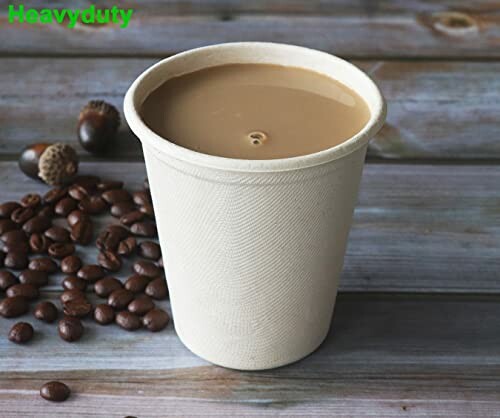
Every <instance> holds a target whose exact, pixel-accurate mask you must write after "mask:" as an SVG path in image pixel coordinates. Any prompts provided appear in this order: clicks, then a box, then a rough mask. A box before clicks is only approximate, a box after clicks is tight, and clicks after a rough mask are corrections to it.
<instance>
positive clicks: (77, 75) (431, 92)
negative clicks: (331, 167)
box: [0, 58, 500, 159]
mask: <svg viewBox="0 0 500 418" xmlns="http://www.w3.org/2000/svg"><path fill="white" fill-rule="evenodd" d="M156 60H157V59H90V58H88V59H46V58H40V59H20V58H3V59H0V67H1V68H2V69H3V71H2V77H0V92H1V93H0V127H1V128H0V154H16V153H18V152H19V150H20V149H21V147H23V146H25V145H27V144H30V143H33V142H37V141H47V140H49V141H70V142H71V143H73V144H76V143H77V141H76V133H75V125H76V120H77V116H78V113H79V110H80V108H81V107H82V106H83V105H84V104H85V103H86V102H87V101H88V100H90V99H97V98H99V99H105V100H108V101H110V102H111V103H113V104H115V105H116V106H117V107H118V108H119V109H121V107H122V101H123V96H124V94H125V92H126V90H127V88H128V86H129V85H130V83H131V82H132V81H133V80H134V79H135V77H136V76H137V75H138V74H140V73H141V72H142V71H143V70H144V69H146V68H147V67H148V66H149V65H151V64H152V63H153V62H155V61H156ZM355 64H357V65H359V66H360V67H361V68H362V69H364V70H365V71H367V72H368V73H370V74H371V75H372V77H373V78H374V79H375V81H376V82H377V83H378V84H379V85H380V87H381V89H382V91H383V92H384V94H385V96H386V97H387V100H388V105H389V114H388V119H387V124H386V126H385V127H384V128H383V129H382V131H381V133H380V134H379V135H378V136H377V138H376V140H375V141H373V142H372V143H371V145H370V149H369V157H374V158H390V159H398V158H404V159H418V158H425V159H429V158H439V159H481V158H485V159H497V158H500V141H498V140H497V138H498V131H499V129H500V121H499V119H498V117H497V116H498V114H499V112H500V104H499V103H498V100H497V99H496V92H497V91H498V88H499V86H498V73H499V71H500V64H499V63H491V62H489V63H486V62H476V63H466V62H428V61H423V62H399V61H395V62H387V61H356V62H355ZM118 144H119V145H118ZM82 154H83V155H86V153H84V152H83V151H82ZM109 157H110V158H123V157H127V158H137V159H142V153H141V149H140V145H139V142H138V141H137V140H136V139H135V137H134V136H133V135H132V134H131V132H130V131H129V130H128V129H127V128H126V124H125V123H124V124H123V128H122V131H121V133H120V138H119V142H118V143H117V146H116V147H113V148H112V150H111V153H110V156H109Z"/></svg>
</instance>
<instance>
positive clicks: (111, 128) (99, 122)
mask: <svg viewBox="0 0 500 418" xmlns="http://www.w3.org/2000/svg"><path fill="white" fill-rule="evenodd" d="M119 126H120V114H119V113H118V111H117V110H116V108H115V107H114V106H113V105H111V104H109V103H106V102H105V101H103V100H91V101H90V102H88V103H87V104H86V105H85V106H84V107H83V109H82V110H81V112H80V116H79V118H78V127H77V130H78V139H79V140H80V144H81V146H82V147H83V148H85V149H86V150H87V151H89V152H91V153H93V154H99V153H101V152H103V151H105V150H106V148H107V147H108V146H109V144H110V142H111V141H112V140H113V138H114V136H115V135H116V132H117V131H118V127H119Z"/></svg>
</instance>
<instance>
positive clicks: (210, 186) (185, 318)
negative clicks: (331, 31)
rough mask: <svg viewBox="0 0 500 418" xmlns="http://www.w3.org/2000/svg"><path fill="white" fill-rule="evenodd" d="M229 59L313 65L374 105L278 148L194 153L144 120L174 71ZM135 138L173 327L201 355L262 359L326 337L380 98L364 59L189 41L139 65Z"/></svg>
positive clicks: (129, 105) (132, 95)
mask: <svg viewBox="0 0 500 418" xmlns="http://www.w3.org/2000/svg"><path fill="white" fill-rule="evenodd" d="M231 63H252V64H258V63H265V64H277V65H284V66H293V67H299V68H304V69H308V70H313V71H316V72H319V73H322V74H324V75H327V76H329V77H331V78H334V79H335V80H337V81H340V82H341V83H343V84H345V85H346V86H347V87H349V88H351V89H352V90H354V91H355V92H356V93H358V94H359V95H360V96H361V97H362V98H363V99H364V100H365V102H366V103H367V105H368V107H369V109H370V113H371V117H370V120H369V121H368V123H367V124H366V125H365V127H364V128H363V129H362V130H361V131H360V132H358V133H357V134H356V135H355V136H353V137H352V138H350V139H349V140H347V141H345V142H343V143H341V144H339V145H337V146H335V147H333V148H329V149H326V150H324V151H321V152H317V153H314V154H308V155H304V156H299V157H293V158H285V159H274V160H242V159H230V158H223V157H217V156H213V155H206V154H201V153H198V152H196V151H192V150H189V149H186V148H183V147H180V146H177V145H175V144H173V143H172V142H169V141H167V140H165V139H163V138H161V137H159V136H158V135H157V134H155V133H154V132H153V131H152V130H150V129H149V128H148V127H147V126H146V125H145V124H144V122H143V121H142V120H141V117H140V115H139V110H140V106H141V104H142V103H143V101H144V100H145V98H146V97H147V96H148V94H149V93H150V92H152V91H153V90H154V89H155V88H157V87H158V86H159V85H161V84H162V83H163V82H165V81H166V80H167V79H169V78H171V77H175V76H178V75H181V74H185V73H188V72H192V71H196V70H200V69H203V68H206V67H211V66H216V65H223V64H231ZM124 107H125V116H126V119H127V121H128V123H129V125H130V127H131V129H132V130H133V132H134V133H135V134H136V135H137V137H138V138H139V139H140V141H141V143H142V147H143V151H144V158H145V162H146V170H147V173H148V179H149V183H150V188H151V194H152V198H153V205H154V209H155V213H156V222H157V226H158V233H159V238H160V244H161V247H162V251H163V254H165V255H166V257H165V258H166V272H167V282H168V287H169V291H170V300H171V305H172V312H173V318H174V322H175V328H176V331H177V334H178V335H179V337H180V339H181V340H182V341H183V343H184V344H185V345H186V346H187V347H188V348H189V349H190V350H191V351H192V352H193V353H195V354H197V355H198V356H200V357H202V358H204V359H206V360H208V361H210V362H212V363H215V364H218V365H221V366H225V367H230V368H235V369H241V370H258V369H269V368H274V367H278V366H282V365H285V364H288V363H292V362H294V361H297V360H299V359H301V358H303V357H304V356H306V355H308V354H310V353H311V352H312V351H314V350H315V349H316V348H317V347H318V346H319V345H320V344H321V342H322V341H323V339H324V338H325V336H326V334H327V332H328V329H329V326H330V321H331V317H332V313H333V308H334V304H335V298H336V294H337V288H338V280H339V276H340V272H341V270H342V265H343V259H344V254H345V249H346V244H347V238H348V234H349V229H350V226H351V221H352V215H353V210H354V205H355V202H356V199H357V194H358V188H359V183H360V179H361V173H362V169H363V163H364V157H365V153H366V148H367V145H368V141H369V140H370V139H371V138H372V137H373V136H374V135H375V133H376V132H377V131H378V130H379V129H380V127H381V126H382V125H383V123H384V121H385V114H386V106H385V102H384V99H383V97H382V95H381V93H380V91H379V90H378V88H377V86H376V85H375V84H374V83H373V81H372V80H371V79H370V78H369V77H368V76H367V75H366V74H364V73H363V72H362V71H360V70H359V69H357V68H356V67H354V66H353V65H351V64H349V63H348V62H346V61H344V60H341V59H340V58H337V57H335V56H333V55H329V54H326V53H323V52H320V51H315V50H311V49H307V48H302V47H297V46H292V45H283V44H273V43H245V42H244V43H231V44H221V45H214V46H209V47H204V48H198V49H194V50H190V51H187V52H184V53H181V54H178V55H175V56H173V57H170V58H167V59H165V60H163V61H160V62H159V63H158V64H156V65H154V66H152V67H151V68H149V69H148V70H146V71H145V72H144V73H143V74H141V75H140V76H139V77H138V78H137V80H135V82H134V83H133V84H132V86H131V87H130V89H129V90H128V92H127V95H126V97H125V104H124Z"/></svg>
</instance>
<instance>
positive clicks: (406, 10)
mask: <svg viewBox="0 0 500 418" xmlns="http://www.w3.org/2000/svg"><path fill="white" fill-rule="evenodd" d="M90 3H91V2H89V1H78V2H72V7H74V8H77V7H86V6H88V5H89V4H90ZM254 3H255V4H254ZM307 3H308V2H306V1H303V0H301V1H298V2H285V1H272V2H264V1H258V2H237V1H234V0H233V1H209V2H202V1H186V2H183V1H175V2H158V1H156V0H149V1H142V2H140V3H136V2H131V1H128V2H121V3H120V7H132V8H134V9H135V14H134V16H133V18H132V20H131V22H130V25H129V26H128V27H127V28H126V29H120V28H118V27H117V25H106V26H98V25H95V26H90V27H89V26H87V25H79V26H77V27H76V28H75V29H68V28H67V27H66V26H58V25H23V24H8V22H7V10H8V9H7V5H8V4H9V2H8V1H7V0H2V1H0V6H1V7H0V39H2V43H1V44H0V52H2V53H8V54H22V55H26V54H28V55H29V54H44V53H46V54H64V55H82V54H86V55H103V56H109V55H110V54H114V55H117V54H119V55H132V56H138V55H157V54H169V53H173V52H177V51H180V50H184V49H188V48H193V47H197V46H201V45H207V44H213V43H220V42H230V41H274V42H287V43H294V44H299V45H305V46H310V47H314V48H319V49H324V50H328V51H331V52H335V53H337V54H340V55H345V56H350V57H362V56H384V57H401V56H405V57H408V56H411V57H422V56H426V57H430V56H432V57H439V58H443V57H459V58H462V57H498V56H500V48H498V46H499V41H498V39H499V35H500V25H499V20H500V14H499V6H498V2H487V1H480V2H477V3H474V4H472V5H471V4H470V3H469V2H465V1H462V0H461V1H459V2H452V1H441V2H436V3H434V2H430V1H425V0H419V1H412V2H402V1H397V0H392V1H387V2H376V1H368V2H348V1H346V0H343V1H342V2H341V3H340V4H339V5H337V3H336V2H334V1H321V2H320V1H314V2H310V3H311V4H307ZM24 4H25V5H26V7H30V6H31V7H36V8H38V9H40V8H44V7H46V5H45V4H43V5H41V4H40V2H35V1H26V2H24ZM100 4H106V5H108V6H109V3H105V2H101V3H100ZM244 4H247V5H244ZM51 6H52V7H57V6H59V7H68V6H67V3H66V2H61V1H59V2H52V3H51ZM457 13H458V14H457Z"/></svg>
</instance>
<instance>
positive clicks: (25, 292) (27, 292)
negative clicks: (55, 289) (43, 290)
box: [5, 283, 40, 300]
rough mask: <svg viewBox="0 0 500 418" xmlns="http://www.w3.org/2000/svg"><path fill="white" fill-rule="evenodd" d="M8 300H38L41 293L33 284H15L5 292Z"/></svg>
mask: <svg viewBox="0 0 500 418" xmlns="http://www.w3.org/2000/svg"><path fill="white" fill-rule="evenodd" d="M5 294H6V295H7V297H8V298H13V297H15V296H21V297H23V298H25V299H26V300H36V299H38V297H39V296H40V292H39V291H38V288H37V287H36V286H33V285H32V284H22V283H20V284H15V285H13V286H11V287H9V288H8V289H7V291H6V292H5Z"/></svg>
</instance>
